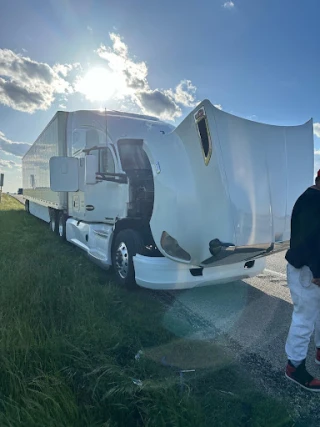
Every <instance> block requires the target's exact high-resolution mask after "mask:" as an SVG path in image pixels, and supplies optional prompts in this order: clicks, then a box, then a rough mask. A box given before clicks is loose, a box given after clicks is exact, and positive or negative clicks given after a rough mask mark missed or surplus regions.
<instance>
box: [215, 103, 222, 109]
mask: <svg viewBox="0 0 320 427" xmlns="http://www.w3.org/2000/svg"><path fill="white" fill-rule="evenodd" d="M214 106H215V107H216V108H218V110H222V109H223V108H222V105H221V104H214Z"/></svg>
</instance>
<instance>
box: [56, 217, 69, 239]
mask: <svg viewBox="0 0 320 427" xmlns="http://www.w3.org/2000/svg"><path fill="white" fill-rule="evenodd" d="M67 219H68V217H67V215H66V214H64V213H63V212H60V213H59V220H58V236H59V237H60V238H61V239H62V240H66V235H67Z"/></svg>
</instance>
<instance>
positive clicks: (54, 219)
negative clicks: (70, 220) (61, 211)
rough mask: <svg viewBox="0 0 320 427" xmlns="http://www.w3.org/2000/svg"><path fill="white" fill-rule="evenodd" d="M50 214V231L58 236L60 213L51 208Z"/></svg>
mask: <svg viewBox="0 0 320 427" xmlns="http://www.w3.org/2000/svg"><path fill="white" fill-rule="evenodd" d="M49 214H50V223H49V225H50V230H51V231H53V232H54V233H55V234H58V212H57V211H56V209H52V208H50V210H49Z"/></svg>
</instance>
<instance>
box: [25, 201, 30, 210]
mask: <svg viewBox="0 0 320 427" xmlns="http://www.w3.org/2000/svg"><path fill="white" fill-rule="evenodd" d="M24 210H25V211H26V212H27V213H30V208H29V200H26V201H25V203H24Z"/></svg>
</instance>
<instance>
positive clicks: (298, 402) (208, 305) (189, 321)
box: [164, 252, 320, 425]
mask: <svg viewBox="0 0 320 427" xmlns="http://www.w3.org/2000/svg"><path fill="white" fill-rule="evenodd" d="M284 255H285V253H284V252H283V253H278V254H275V255H272V256H270V257H268V258H267V268H266V270H265V271H264V273H262V274H261V275H259V276H258V277H255V278H252V279H248V280H243V281H237V282H233V283H230V284H227V285H221V286H212V287H204V288H198V289H193V290H187V291H181V292H179V293H170V294H169V295H170V296H171V298H172V300H171V303H168V309H167V312H166V316H165V318H164V326H165V327H166V328H168V329H169V330H171V331H172V332H174V333H175V334H176V335H177V336H181V338H182V337H184V338H189V339H194V340H200V341H209V342H215V343H216V344H218V345H221V346H223V348H224V349H225V350H226V351H227V352H229V354H230V355H231V360H232V361H233V363H239V364H241V365H242V366H243V367H245V369H247V371H248V373H250V377H251V379H253V381H255V382H256V383H257V385H258V386H259V387H260V388H261V389H262V390H263V391H267V392H268V393H270V394H272V395H273V396H276V397H278V398H279V399H281V400H282V399H285V400H288V399H289V402H288V405H289V406H290V408H291V410H292V414H293V417H294V418H295V419H299V421H300V422H302V423H303V425H304V423H308V425H319V424H320V413H319V410H318V407H319V397H318V396H317V394H316V393H310V392H308V391H304V390H303V389H301V388H300V387H297V386H295V385H294V384H293V383H291V382H290V381H288V380H287V379H285V377H284V368H285V365H286V355H285V352H284V346H285V341H286V337H287V333H288V330H289V326H290V321H291V314H292V301H291V297H290V291H289V288H288V286H287V281H286V274H285V273H286V262H285V259H284ZM204 363H208V364H210V361H209V360H207V361H206V362H204ZM307 366H308V368H309V370H310V372H311V373H312V374H314V375H315V376H318V377H320V368H319V367H317V366H316V365H315V363H314V346H313V341H312V342H311V345H310V348H309V355H308V359H307ZM204 367H205V366H204ZM189 368H190V369H192V368H193V367H192V366H191V365H190V366H189ZM315 395H316V396H315Z"/></svg>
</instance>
